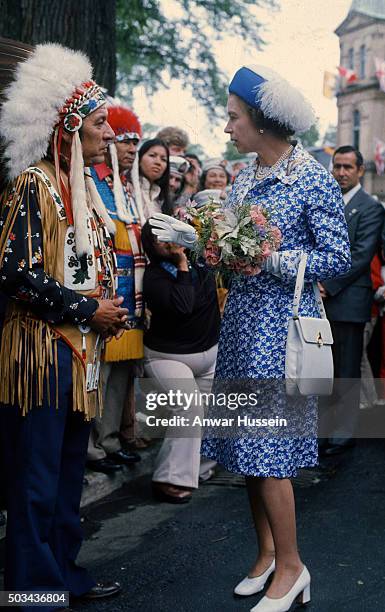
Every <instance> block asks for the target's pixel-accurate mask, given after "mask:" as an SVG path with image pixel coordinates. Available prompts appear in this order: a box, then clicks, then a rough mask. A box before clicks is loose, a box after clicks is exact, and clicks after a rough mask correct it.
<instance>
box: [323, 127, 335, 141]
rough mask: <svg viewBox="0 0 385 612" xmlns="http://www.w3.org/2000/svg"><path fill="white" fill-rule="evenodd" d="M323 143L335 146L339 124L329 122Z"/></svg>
mask: <svg viewBox="0 0 385 612" xmlns="http://www.w3.org/2000/svg"><path fill="white" fill-rule="evenodd" d="M323 144H324V145H329V146H332V147H335V146H336V145H337V126H336V125H331V124H329V125H328V127H327V128H326V132H325V135H324V137H323Z"/></svg>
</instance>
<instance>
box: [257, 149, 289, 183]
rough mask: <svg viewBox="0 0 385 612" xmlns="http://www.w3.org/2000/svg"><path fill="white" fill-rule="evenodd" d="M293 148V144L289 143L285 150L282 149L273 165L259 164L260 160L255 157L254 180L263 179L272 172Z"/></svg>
mask: <svg viewBox="0 0 385 612" xmlns="http://www.w3.org/2000/svg"><path fill="white" fill-rule="evenodd" d="M293 149H294V147H293V145H290V146H289V148H288V149H286V151H284V152H283V153H282V155H281V156H280V157H279V158H278V159H277V161H276V162H275V164H274V165H273V166H261V162H260V161H259V160H258V159H257V162H256V168H255V180H256V181H263V180H264V179H265V178H267V177H268V176H270V175H271V174H273V172H274V171H275V170H276V169H277V168H278V166H279V165H280V164H281V163H282V162H283V160H284V159H286V158H287V157H289V156H290V155H291V153H292V151H293Z"/></svg>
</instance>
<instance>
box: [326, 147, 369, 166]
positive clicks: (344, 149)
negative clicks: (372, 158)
mask: <svg viewBox="0 0 385 612" xmlns="http://www.w3.org/2000/svg"><path fill="white" fill-rule="evenodd" d="M345 153H354V154H355V156H356V165H357V168H361V167H362V166H363V165H364V157H363V155H362V153H361V152H360V151H359V150H358V149H356V148H355V147H352V146H351V145H343V146H342V147H338V149H336V150H335V151H334V153H333V161H334V158H335V156H336V155H337V154H341V155H344V154H345Z"/></svg>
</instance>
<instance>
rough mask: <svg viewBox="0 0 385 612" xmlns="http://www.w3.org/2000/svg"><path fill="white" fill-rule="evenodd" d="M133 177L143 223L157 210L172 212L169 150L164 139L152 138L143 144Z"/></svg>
mask: <svg viewBox="0 0 385 612" xmlns="http://www.w3.org/2000/svg"><path fill="white" fill-rule="evenodd" d="M137 164H139V168H138V167H137ZM138 170H139V172H138ZM138 175H139V176H138ZM132 179H133V185H134V191H135V199H136V201H137V205H138V209H139V210H141V211H142V215H143V218H142V219H141V221H142V222H143V223H144V221H145V220H146V219H148V218H149V217H151V215H153V214H154V213H156V212H164V213H168V214H170V213H171V206H170V201H169V181H170V163H169V152H168V148H167V146H166V144H165V143H164V142H163V140H160V139H159V138H152V139H151V140H147V141H146V142H144V143H143V144H142V146H141V147H140V149H139V152H138V160H137V162H136V163H135V164H134V169H133V173H132Z"/></svg>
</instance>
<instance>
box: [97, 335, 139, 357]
mask: <svg viewBox="0 0 385 612" xmlns="http://www.w3.org/2000/svg"><path fill="white" fill-rule="evenodd" d="M143 356H144V352H143V331H142V330H141V329H130V330H126V331H125V332H124V334H123V336H122V337H121V338H119V340H115V338H112V340H110V342H107V344H106V348H105V352H104V357H103V361H126V360H128V359H142V357H143Z"/></svg>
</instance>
